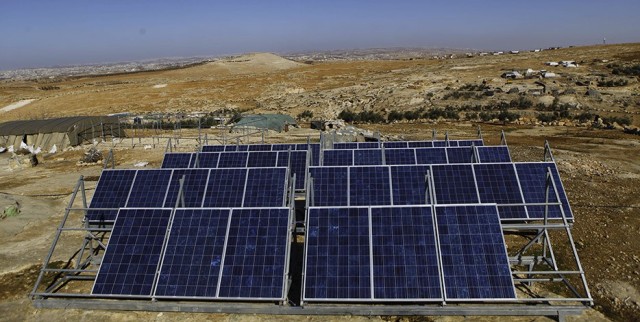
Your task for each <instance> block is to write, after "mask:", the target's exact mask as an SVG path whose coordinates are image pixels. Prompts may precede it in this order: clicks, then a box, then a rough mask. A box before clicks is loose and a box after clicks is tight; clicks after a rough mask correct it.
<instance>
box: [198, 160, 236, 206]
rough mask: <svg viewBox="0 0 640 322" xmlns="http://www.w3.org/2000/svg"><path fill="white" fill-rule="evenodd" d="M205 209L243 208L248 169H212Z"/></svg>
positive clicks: (205, 197)
mask: <svg viewBox="0 0 640 322" xmlns="http://www.w3.org/2000/svg"><path fill="white" fill-rule="evenodd" d="M210 171H211V173H210V174H209V182H208V183H207V192H206V195H205V196H204V203H203V207H208V208H209V207H242V199H243V196H244V188H245V183H246V178H247V169H211V170H210Z"/></svg>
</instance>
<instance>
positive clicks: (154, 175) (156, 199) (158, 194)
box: [127, 170, 171, 208]
mask: <svg viewBox="0 0 640 322" xmlns="http://www.w3.org/2000/svg"><path fill="white" fill-rule="evenodd" d="M169 179H171V170H138V173H137V174H136V179H135V181H134V182H133V186H132V187H131V192H130V193H129V199H128V200H127V207H129V208H159V207H162V205H163V204H164V199H165V197H166V196H167V188H168V187H169Z"/></svg>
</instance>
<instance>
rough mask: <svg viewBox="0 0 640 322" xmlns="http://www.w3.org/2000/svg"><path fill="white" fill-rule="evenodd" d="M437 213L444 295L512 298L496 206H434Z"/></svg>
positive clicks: (456, 297) (471, 297)
mask: <svg viewBox="0 0 640 322" xmlns="http://www.w3.org/2000/svg"><path fill="white" fill-rule="evenodd" d="M436 217H437V223H438V236H439V237H438V238H439V240H440V253H441V258H442V270H443V274H444V285H445V294H446V298H447V299H458V300H465V299H503V298H511V299H512V298H515V297H516V295H515V289H514V286H513V279H512V278H511V270H510V269H509V259H508V258H507V252H506V247H505V243H504V238H503V236H502V228H501V226H500V219H499V218H498V212H497V210H496V207H495V206H450V207H436Z"/></svg>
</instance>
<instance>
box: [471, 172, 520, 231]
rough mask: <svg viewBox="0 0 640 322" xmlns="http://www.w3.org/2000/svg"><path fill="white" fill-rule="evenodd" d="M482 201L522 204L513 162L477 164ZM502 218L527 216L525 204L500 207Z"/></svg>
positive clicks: (477, 176)
mask: <svg viewBox="0 0 640 322" xmlns="http://www.w3.org/2000/svg"><path fill="white" fill-rule="evenodd" d="M473 168H474V172H475V175H476V182H477V184H478V193H479V194H480V202H482V203H497V204H521V203H523V200H522V194H521V193H520V185H518V178H517V177H516V171H515V169H514V168H513V164H511V163H497V164H475V165H474V166H473ZM498 210H499V213H500V218H502V219H506V218H527V212H526V210H525V208H524V206H508V207H498Z"/></svg>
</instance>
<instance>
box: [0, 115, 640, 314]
mask: <svg viewBox="0 0 640 322" xmlns="http://www.w3.org/2000/svg"><path fill="white" fill-rule="evenodd" d="M475 126H476V125H472V124H464V123H455V124H446V123H444V124H401V125H399V124H395V125H370V126H365V127H368V128H369V129H372V130H380V131H381V132H382V133H383V134H389V135H398V136H401V137H403V138H404V139H408V140H411V139H428V138H430V137H431V129H432V128H435V129H437V130H438V133H439V135H440V136H443V135H444V131H445V130H448V131H449V135H450V137H451V138H469V137H473V136H474V135H475ZM501 130H504V131H505V132H506V135H507V141H508V143H509V145H510V148H511V152H512V157H513V158H514V160H516V161H539V160H542V157H543V148H542V147H543V144H544V140H549V142H550V144H551V146H552V148H553V153H554V156H555V158H556V160H557V163H558V166H559V169H560V172H561V176H562V179H563V181H564V185H565V187H566V190H567V194H568V196H569V200H570V202H571V205H572V208H573V211H574V213H575V218H576V222H575V225H574V228H573V235H574V238H575V240H576V244H577V245H578V250H579V255H580V259H581V261H582V264H583V266H584V269H585V271H586V275H587V279H588V283H589V286H590V288H591V292H592V295H593V297H594V299H595V307H594V310H587V312H585V313H584V314H583V315H582V316H579V317H572V318H571V319H574V320H584V321H587V320H588V321H593V320H608V319H613V320H627V321H628V320H638V319H640V314H639V313H638V312H640V306H639V304H640V296H639V293H638V290H639V289H640V274H639V273H638V272H639V271H640V257H638V256H640V254H639V253H638V249H640V241H638V239H637V238H635V236H637V235H638V233H639V231H640V228H639V227H640V217H638V209H639V208H640V199H639V198H638V195H639V194H638V193H639V192H640V163H638V160H640V140H638V138H637V137H633V136H628V135H625V134H621V133H620V132H615V131H605V130H586V129H580V128H565V127H514V126H509V127H501V126H495V125H483V126H482V131H483V135H484V138H485V141H486V142H487V144H498V143H499V141H500V131H501ZM212 135H213V133H212ZM308 135H313V137H314V138H317V137H318V132H315V131H312V130H308V129H294V130H293V131H291V132H289V133H287V134H273V133H272V134H269V135H267V137H266V141H267V142H273V143H275V142H291V141H296V142H304V141H305V140H306V137H307V136H308ZM254 140H256V141H257V140H261V138H260V137H258V136H256V137H255V138H254ZM152 141H153V140H152V139H149V138H146V139H139V140H138V139H136V140H134V142H133V143H134V144H133V145H132V143H131V142H130V141H129V142H128V141H127V140H125V141H123V142H120V143H118V144H116V145H115V157H116V163H117V167H118V168H132V167H133V165H134V164H135V163H137V162H140V161H146V162H149V165H148V166H147V167H158V166H159V165H160V163H161V159H162V155H163V153H164V149H165V145H166V143H161V144H156V147H155V148H153V147H151V145H152ZM145 145H146V146H147V149H145ZM132 146H133V148H132ZM111 147H112V144H111V143H100V144H99V145H98V148H100V149H101V150H103V151H106V150H108V149H109V148H111ZM149 147H151V148H150V149H149ZM177 148H178V149H180V150H185V151H188V150H193V149H194V148H195V140H188V139H184V140H181V142H180V145H179V146H178V147H177ZM82 153H83V151H82V150H81V149H79V150H77V151H67V152H63V153H58V154H56V155H52V156H45V157H44V158H42V161H41V163H40V165H38V166H37V167H35V168H31V167H24V168H18V169H13V170H9V163H10V162H11V161H10V160H9V155H8V154H7V153H5V154H0V205H1V206H3V207H4V206H7V205H11V204H14V203H15V202H19V203H20V206H21V209H22V212H21V213H20V215H18V216H16V217H9V218H6V219H4V220H2V221H1V222H0V223H1V224H0V245H2V246H1V247H0V311H2V312H3V314H2V316H0V320H6V321H18V320H29V321H31V320H32V321H37V320H49V319H51V320H67V319H69V320H96V321H100V320H113V319H116V320H123V321H127V320H141V319H144V320H156V321H168V320H175V319H182V320H187V321H200V320H215V321H227V320H234V321H238V320H252V321H253V320H260V321H271V320H278V321H281V320H298V319H300V318H301V317H295V316H291V317H281V316H263V315H227V314H186V313H153V312H112V311H99V310H72V309H68V310H62V309H42V310H38V309H35V308H34V307H33V306H32V304H31V302H30V300H29V299H28V296H27V294H28V293H29V292H30V291H31V288H32V287H33V284H34V281H35V278H36V277H37V274H38V272H39V268H40V265H41V263H42V260H43V257H44V256H45V255H46V253H47V251H48V248H49V247H50V244H51V242H52V238H53V236H54V233H55V228H56V227H57V226H58V225H59V222H60V220H61V218H62V216H63V214H64V208H65V206H66V204H67V203H68V201H69V199H70V193H71V191H72V189H73V187H74V185H75V183H76V181H77V179H78V177H79V175H83V176H85V177H86V178H87V181H86V188H87V194H88V197H90V196H91V193H92V191H93V190H92V189H93V188H95V184H96V181H95V180H96V178H97V176H98V175H99V174H100V171H101V166H100V165H93V166H79V165H77V164H76V162H77V160H79V158H80V156H81V155H82ZM81 239H82V235H81V234H79V233H78V234H76V235H74V234H71V235H70V236H69V237H67V238H65V239H63V240H62V242H61V245H60V249H62V250H67V251H73V250H75V249H76V248H77V247H78V246H79V243H80V242H81ZM557 251H558V252H559V253H560V254H566V252H568V249H559V250H557ZM65 256H66V257H65ZM68 256H69V254H68V253H65V252H64V251H62V252H59V253H56V254H55V256H54V258H53V260H54V261H63V260H66V259H68ZM304 319H306V320H311V321H313V320H318V321H320V320H322V321H325V320H346V319H349V320H353V319H356V320H397V319H396V318H393V317H351V316H349V317H339V316H334V317H318V316H310V317H304ZM464 319H465V318H464V317H429V318H427V317H423V318H400V319H399V320H402V321H405V320H406V321H462V320H464ZM479 320H486V321H488V320H494V319H493V318H490V317H487V318H479ZM505 320H510V321H511V320H515V321H532V319H531V318H521V319H511V318H508V319H505ZM533 320H534V321H544V320H546V318H543V317H540V318H536V319H533Z"/></svg>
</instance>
